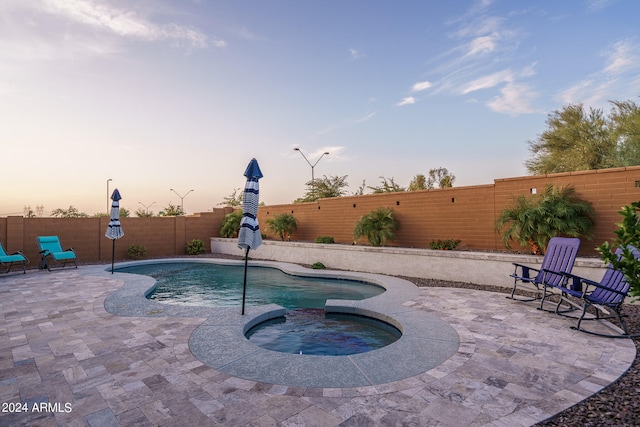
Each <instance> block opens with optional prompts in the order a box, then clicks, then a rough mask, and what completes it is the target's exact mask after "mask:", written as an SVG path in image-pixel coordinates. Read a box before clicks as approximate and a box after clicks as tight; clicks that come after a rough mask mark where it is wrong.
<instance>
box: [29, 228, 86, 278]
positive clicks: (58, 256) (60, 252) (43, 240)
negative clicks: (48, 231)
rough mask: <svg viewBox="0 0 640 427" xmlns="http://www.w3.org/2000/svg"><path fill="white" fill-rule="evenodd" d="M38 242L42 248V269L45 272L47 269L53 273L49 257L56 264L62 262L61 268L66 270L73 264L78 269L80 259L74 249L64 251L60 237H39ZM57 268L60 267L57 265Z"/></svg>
mask: <svg viewBox="0 0 640 427" xmlns="http://www.w3.org/2000/svg"><path fill="white" fill-rule="evenodd" d="M37 241H38V246H39V247H40V255H41V256H42V258H41V259H40V269H42V270H44V269H45V268H46V269H47V270H49V271H51V267H50V266H49V257H51V259H52V260H53V261H55V262H56V263H60V262H62V267H59V268H64V267H65V266H66V265H67V263H73V265H75V267H76V268H78V258H77V257H76V253H75V252H74V251H73V248H69V249H62V245H60V239H59V238H58V236H38V237H37ZM55 268H58V266H57V265H56V266H55Z"/></svg>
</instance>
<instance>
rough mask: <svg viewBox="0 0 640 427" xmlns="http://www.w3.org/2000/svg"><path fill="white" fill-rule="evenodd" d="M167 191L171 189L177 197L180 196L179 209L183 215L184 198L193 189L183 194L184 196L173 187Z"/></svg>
mask: <svg viewBox="0 0 640 427" xmlns="http://www.w3.org/2000/svg"><path fill="white" fill-rule="evenodd" d="M169 191H173V192H174V193H176V195H177V196H178V197H180V210H181V211H182V215H184V198H185V197H187V196H188V195H189V193H191V192H192V191H193V190H189V191H187V194H185V195H184V196H181V195H179V194H178V192H177V191H176V190H174V189H173V188H170V189H169Z"/></svg>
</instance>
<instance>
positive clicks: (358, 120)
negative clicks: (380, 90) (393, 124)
mask: <svg viewBox="0 0 640 427" xmlns="http://www.w3.org/2000/svg"><path fill="white" fill-rule="evenodd" d="M375 115H376V113H375V112H373V113H369V114H367V115H366V116H364V117H362V118H360V119H356V120H354V121H353V123H364V122H366V121H367V120H369V119H370V118H372V117H373V116H375Z"/></svg>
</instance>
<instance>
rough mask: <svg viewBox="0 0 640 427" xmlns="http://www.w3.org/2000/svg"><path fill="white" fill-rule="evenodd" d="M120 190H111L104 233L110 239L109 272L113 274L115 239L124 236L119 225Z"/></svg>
mask: <svg viewBox="0 0 640 427" xmlns="http://www.w3.org/2000/svg"><path fill="white" fill-rule="evenodd" d="M120 199H122V197H121V196H120V192H119V191H118V189H117V188H116V189H115V190H113V193H112V194H111V200H112V202H111V215H110V220H109V225H108V226H107V231H106V233H104V235H105V236H106V237H107V238H108V239H111V274H113V263H114V259H115V253H116V240H117V239H119V238H121V237H122V236H124V231H122V226H121V225H120Z"/></svg>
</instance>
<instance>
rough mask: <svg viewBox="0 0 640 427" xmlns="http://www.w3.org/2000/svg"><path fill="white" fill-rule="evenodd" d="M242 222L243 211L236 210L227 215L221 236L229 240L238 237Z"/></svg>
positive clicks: (223, 222) (221, 228) (221, 229)
mask: <svg viewBox="0 0 640 427" xmlns="http://www.w3.org/2000/svg"><path fill="white" fill-rule="evenodd" d="M241 222H242V209H236V210H235V211H233V212H231V213H228V214H226V215H225V216H224V220H223V221H222V226H221V227H220V236H222V237H227V238H228V237H237V236H238V231H239V230H240V223H241Z"/></svg>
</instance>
